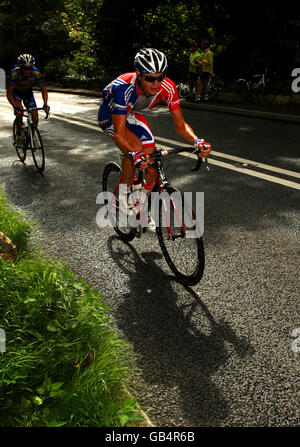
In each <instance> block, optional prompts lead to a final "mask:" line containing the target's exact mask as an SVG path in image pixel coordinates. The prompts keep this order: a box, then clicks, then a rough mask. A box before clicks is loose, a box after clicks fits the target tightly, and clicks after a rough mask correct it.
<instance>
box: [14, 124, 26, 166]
mask: <svg viewBox="0 0 300 447" xmlns="http://www.w3.org/2000/svg"><path fill="white" fill-rule="evenodd" d="M16 139H17V121H16V119H15V120H14V123H13V140H14V146H15V149H16V152H17V154H18V157H19V159H20V161H21V162H22V163H23V162H24V161H25V158H26V147H25V145H24V146H18V145H17V143H16Z"/></svg>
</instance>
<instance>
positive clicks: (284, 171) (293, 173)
mask: <svg viewBox="0 0 300 447" xmlns="http://www.w3.org/2000/svg"><path fill="white" fill-rule="evenodd" d="M154 138H155V139H157V140H161V141H164V142H166V143H171V144H175V145H176V146H180V147H191V146H190V145H189V144H186V143H180V142H179V141H175V140H169V139H167V138H163V137H159V136H155V137H154ZM213 155H214V156H216V157H221V158H227V159H228V160H232V161H236V162H238V163H244V164H249V165H251V166H254V167H256V168H261V169H264V170H267V171H272V172H277V173H278V174H283V175H288V176H291V177H296V178H300V172H296V171H289V170H287V169H282V168H277V167H276V166H271V165H267V164H264V163H259V162H256V161H253V160H248V159H247V158H240V157H236V156H234V155H229V154H224V153H223V152H218V151H215V150H213ZM210 161H211V159H210Z"/></svg>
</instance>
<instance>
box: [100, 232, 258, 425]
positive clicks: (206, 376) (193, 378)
mask: <svg viewBox="0 0 300 447" xmlns="http://www.w3.org/2000/svg"><path fill="white" fill-rule="evenodd" d="M108 244H109V250H110V252H111V256H112V258H113V260H114V261H115V263H116V264H117V265H118V267H119V268H120V269H121V271H122V272H123V273H125V274H126V276H127V279H128V283H127V290H129V291H130V292H127V293H125V294H124V295H123V296H121V297H120V300H119V302H120V305H119V307H118V308H117V309H116V310H115V312H114V316H115V318H116V321H117V325H118V328H119V329H120V330H121V331H122V332H123V333H124V336H125V338H126V339H127V340H128V341H129V342H130V343H131V344H132V345H133V347H134V351H135V352H136V354H137V356H138V360H137V361H138V366H139V367H140V368H141V370H142V376H143V380H144V381H145V383H146V390H145V399H146V401H147V404H149V400H150V402H151V405H153V407H154V408H153V409H152V410H151V411H150V413H149V414H150V418H151V417H152V418H153V419H154V423H155V424H156V425H165V426H172V425H173V426H174V425H175V426H179V425H182V426H188V425H189V426H205V425H206V426H216V425H220V424H221V423H222V420H223V419H225V418H226V415H227V412H228V402H227V401H226V399H225V397H224V396H222V394H221V392H220V390H219V389H218V388H217V386H216V385H215V384H214V382H213V381H212V378H211V376H212V374H214V373H215V372H216V371H218V369H219V368H220V367H221V366H222V365H224V363H225V362H226V360H227V359H228V358H229V357H230V352H228V350H227V349H226V346H225V342H229V343H230V344H232V346H233V348H234V349H235V351H236V353H237V354H238V355H240V356H245V355H246V354H248V353H249V352H251V349H250V346H249V345H248V343H247V341H245V340H244V339H240V338H239V337H237V335H236V334H235V333H234V331H233V330H232V329H231V327H230V325H229V324H228V323H226V322H225V321H221V322H217V321H215V319H214V317H213V315H212V314H211V313H210V312H209V310H208V308H207V307H206V306H205V304H204V302H203V301H202V299H201V298H200V297H199V296H197V294H196V293H195V292H194V291H193V290H192V289H191V288H185V287H181V286H180V287H181V288H179V289H178V287H177V289H178V290H180V293H178V291H177V290H176V288H175V287H174V285H175V282H173V279H172V277H171V278H170V277H168V276H167V275H166V273H165V272H164V271H163V270H162V269H161V268H160V267H159V266H158V264H157V261H158V260H159V259H160V258H161V254H160V253H155V252H153V251H152V252H151V251H150V252H142V253H141V254H138V252H137V251H136V249H135V248H134V247H133V245H132V244H124V243H123V242H121V241H120V240H119V239H118V238H115V237H112V238H110V239H109V242H108ZM178 415H182V416H181V417H182V420H178Z"/></svg>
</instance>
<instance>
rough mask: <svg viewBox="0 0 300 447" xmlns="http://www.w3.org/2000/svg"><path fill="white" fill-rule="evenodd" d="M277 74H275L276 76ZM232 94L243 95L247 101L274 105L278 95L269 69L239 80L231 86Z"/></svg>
mask: <svg viewBox="0 0 300 447" xmlns="http://www.w3.org/2000/svg"><path fill="white" fill-rule="evenodd" d="M275 75H276V73H273V76H275ZM231 91H232V93H237V94H239V95H243V96H244V97H245V100H252V101H254V102H256V103H260V104H272V103H273V102H274V100H275V98H276V97H277V95H278V92H277V88H276V87H275V85H274V84H273V85H272V84H271V80H270V79H269V75H268V70H267V68H266V69H265V71H264V72H263V73H262V74H255V75H252V76H250V77H245V78H238V79H237V80H236V81H234V83H233V84H232V86H231Z"/></svg>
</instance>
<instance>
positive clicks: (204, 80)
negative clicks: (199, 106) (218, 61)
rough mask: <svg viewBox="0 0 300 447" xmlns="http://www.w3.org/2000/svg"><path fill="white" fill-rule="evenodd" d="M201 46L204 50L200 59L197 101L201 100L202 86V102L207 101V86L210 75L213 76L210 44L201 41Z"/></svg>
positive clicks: (212, 55) (212, 56)
mask: <svg viewBox="0 0 300 447" xmlns="http://www.w3.org/2000/svg"><path fill="white" fill-rule="evenodd" d="M201 46H202V48H203V50H204V53H203V56H202V59H201V64H202V72H201V74H200V80H199V88H198V91H199V96H198V98H197V101H201V100H202V97H201V94H202V88H203V86H204V100H205V101H208V86H209V80H210V78H211V75H212V74H213V59H214V54H213V52H212V51H211V49H210V43H209V41H208V40H202V42H201Z"/></svg>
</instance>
